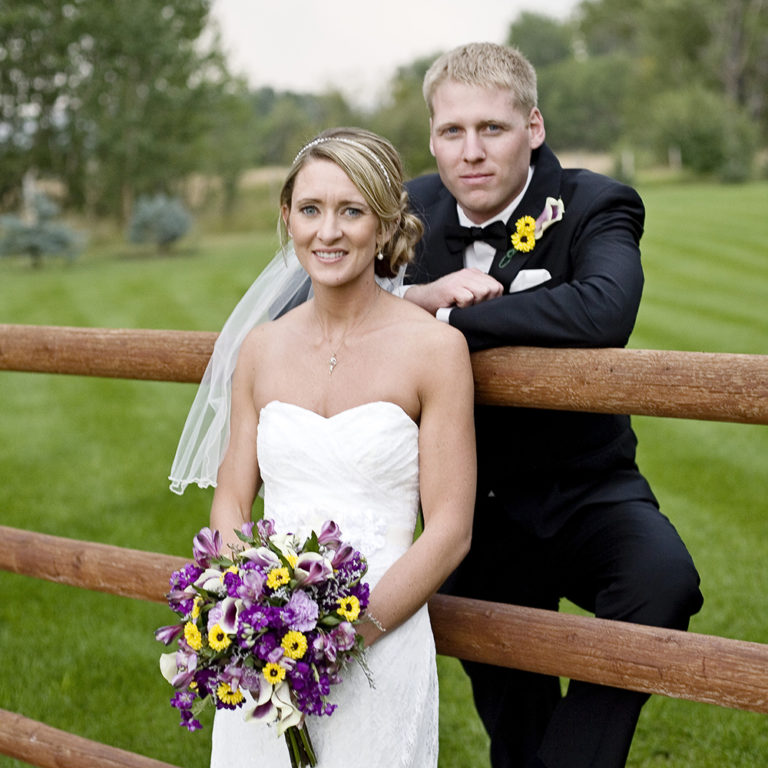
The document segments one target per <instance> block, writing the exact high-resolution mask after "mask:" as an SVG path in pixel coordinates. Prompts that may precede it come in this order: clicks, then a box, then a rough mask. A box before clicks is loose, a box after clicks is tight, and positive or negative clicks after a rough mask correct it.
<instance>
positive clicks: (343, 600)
mask: <svg viewBox="0 0 768 768" xmlns="http://www.w3.org/2000/svg"><path fill="white" fill-rule="evenodd" d="M336 613H339V614H341V615H342V616H343V617H344V618H345V619H346V620H347V621H354V620H355V619H356V618H357V617H358V616H359V615H360V601H359V600H358V599H357V598H356V597H355V596H354V595H349V596H347V597H340V598H339V607H338V608H337V609H336Z"/></svg>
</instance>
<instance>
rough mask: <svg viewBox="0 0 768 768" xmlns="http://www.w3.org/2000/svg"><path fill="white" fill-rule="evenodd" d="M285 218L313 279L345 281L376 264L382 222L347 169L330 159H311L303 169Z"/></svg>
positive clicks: (327, 283)
mask: <svg viewBox="0 0 768 768" xmlns="http://www.w3.org/2000/svg"><path fill="white" fill-rule="evenodd" d="M282 216H283V220H284V221H285V225H286V228H287V230H288V232H289V234H290V236H291V237H292V238H293V245H294V248H295V249H296V255H297V256H298V258H299V261H300V262H301V264H302V266H303V267H304V269H306V270H307V272H308V273H309V275H310V277H311V278H312V280H313V281H317V282H319V283H321V284H326V285H341V284H344V283H347V282H349V281H350V280H354V279H356V278H358V277H360V275H362V274H364V273H365V272H366V270H368V269H370V270H371V274H373V259H374V256H375V254H376V250H377V246H376V239H377V235H378V233H379V229H380V225H379V219H378V217H377V216H376V214H375V213H374V212H373V211H372V210H371V207H370V206H369V205H368V203H367V202H366V201H365V197H363V194H362V193H361V192H360V190H359V189H358V188H357V187H356V186H355V185H354V184H353V183H352V180H351V179H350V178H349V176H347V174H346V173H345V172H344V171H343V170H342V169H341V168H340V167H339V166H338V165H336V164H335V163H333V162H331V161H330V160H320V159H316V160H309V161H308V162H307V163H306V165H305V166H304V167H303V168H302V169H301V170H300V171H299V173H298V175H297V176H296V181H295V183H294V187H293V195H292V197H291V205H290V208H289V207H288V206H283V209H282Z"/></svg>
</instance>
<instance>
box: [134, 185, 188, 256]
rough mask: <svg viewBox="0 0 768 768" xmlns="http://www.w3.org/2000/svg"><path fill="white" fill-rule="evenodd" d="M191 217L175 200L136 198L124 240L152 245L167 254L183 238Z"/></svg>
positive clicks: (163, 197)
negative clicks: (126, 237)
mask: <svg viewBox="0 0 768 768" xmlns="http://www.w3.org/2000/svg"><path fill="white" fill-rule="evenodd" d="M191 226H192V217H191V216H190V215H189V212H188V211H187V209H186V208H185V207H184V205H183V203H182V202H181V200H179V199H178V198H175V197H174V198H171V197H166V196H165V195H162V194H160V195H154V196H153V197H140V198H139V199H138V200H137V201H136V205H135V207H134V210H133V215H132V216H131V222H130V226H129V229H128V239H129V240H130V241H131V242H132V243H153V244H154V245H156V246H157V249H158V251H161V252H163V251H167V250H169V249H170V248H171V246H172V245H173V244H174V243H175V242H176V241H177V240H180V239H181V238H182V237H184V235H186V234H187V232H188V231H189V228H190V227H191Z"/></svg>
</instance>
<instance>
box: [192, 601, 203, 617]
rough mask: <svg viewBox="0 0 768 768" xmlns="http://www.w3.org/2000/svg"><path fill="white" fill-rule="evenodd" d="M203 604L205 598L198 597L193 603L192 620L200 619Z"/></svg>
mask: <svg viewBox="0 0 768 768" xmlns="http://www.w3.org/2000/svg"><path fill="white" fill-rule="evenodd" d="M202 604H203V598H202V597H200V595H198V596H197V597H196V598H195V601H194V603H192V612H191V613H190V614H189V616H190V618H191V619H197V618H199V617H200V606H201V605H202Z"/></svg>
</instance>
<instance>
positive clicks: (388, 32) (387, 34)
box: [213, 0, 578, 103]
mask: <svg viewBox="0 0 768 768" xmlns="http://www.w3.org/2000/svg"><path fill="white" fill-rule="evenodd" d="M577 5H578V0H546V2H542V0H361V1H358V2H354V3H353V2H349V0H214V2H213V17H214V18H215V19H216V20H217V21H218V23H219V26H220V29H221V34H222V40H223V46H224V50H225V51H226V52H227V55H228V59H229V62H230V65H231V68H232V70H233V71H234V72H237V73H241V74H245V75H246V76H247V78H248V81H249V83H250V84H251V85H252V86H255V87H260V86H264V85H268V86H272V87H273V88H275V89H277V90H294V91H304V92H307V91H310V92H318V91H324V90H326V89H328V88H330V87H333V88H338V89H340V90H342V91H343V92H344V94H345V95H346V96H348V97H349V98H350V99H352V100H353V101H355V102H358V103H371V102H372V101H374V98H375V96H376V93H377V92H380V91H381V90H382V89H383V88H384V86H385V85H386V82H387V81H388V80H389V78H390V77H391V76H392V75H393V74H394V72H395V70H396V69H397V67H398V66H400V65H402V64H409V63H410V62H412V61H413V60H414V59H416V58H419V57H420V56H429V55H431V54H433V53H436V52H440V51H444V50H447V49H448V48H452V47H453V46H456V45H460V44H462V43H467V42H473V41H480V40H487V41H490V42H495V43H503V42H504V38H505V37H506V34H507V30H508V28H509V25H510V23H511V22H512V21H514V19H515V18H516V17H517V16H518V14H519V13H520V12H521V11H533V12H536V13H547V14H548V15H550V16H553V17H555V18H557V19H563V20H564V19H566V18H567V17H568V16H569V15H570V14H571V12H572V11H573V9H574V8H575V7H576V6H577Z"/></svg>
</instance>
